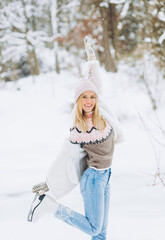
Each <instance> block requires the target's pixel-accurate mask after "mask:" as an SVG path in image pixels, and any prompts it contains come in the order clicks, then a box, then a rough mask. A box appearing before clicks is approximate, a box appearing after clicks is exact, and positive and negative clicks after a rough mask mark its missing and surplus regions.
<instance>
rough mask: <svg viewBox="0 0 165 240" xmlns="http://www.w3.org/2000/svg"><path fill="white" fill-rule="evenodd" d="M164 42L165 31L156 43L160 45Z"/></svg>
mask: <svg viewBox="0 0 165 240" xmlns="http://www.w3.org/2000/svg"><path fill="white" fill-rule="evenodd" d="M164 40H165V31H164V33H163V34H162V35H161V36H160V38H159V39H158V43H159V44H162V43H163V41H164Z"/></svg>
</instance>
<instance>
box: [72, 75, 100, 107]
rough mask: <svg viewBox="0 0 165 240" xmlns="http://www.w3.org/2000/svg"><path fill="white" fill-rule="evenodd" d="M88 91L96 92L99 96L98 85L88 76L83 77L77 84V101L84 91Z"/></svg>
mask: <svg viewBox="0 0 165 240" xmlns="http://www.w3.org/2000/svg"><path fill="white" fill-rule="evenodd" d="M86 91H91V92H94V93H95V94H96V95H97V97H98V89H97V87H96V85H95V84H94V82H92V81H90V80H89V79H87V78H82V79H80V81H79V83H78V84H77V86H76V88H75V102H76V101H77V99H78V98H79V96H80V95H81V94H82V93H83V92H86Z"/></svg>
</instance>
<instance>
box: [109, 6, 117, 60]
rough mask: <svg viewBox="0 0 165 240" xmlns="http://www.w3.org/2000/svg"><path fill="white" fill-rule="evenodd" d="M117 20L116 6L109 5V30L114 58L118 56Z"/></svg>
mask: <svg viewBox="0 0 165 240" xmlns="http://www.w3.org/2000/svg"><path fill="white" fill-rule="evenodd" d="M117 25H118V19H117V13H116V4H111V3H109V27H108V28H109V29H110V30H111V38H112V44H113V47H114V49H115V58H116V59H117V56H118V54H117V53H118V29H117Z"/></svg>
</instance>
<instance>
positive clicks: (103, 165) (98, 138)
mask: <svg viewBox="0 0 165 240" xmlns="http://www.w3.org/2000/svg"><path fill="white" fill-rule="evenodd" d="M87 121H88V131H86V132H82V131H80V130H79V129H78V128H77V127H73V128H71V129H70V134H69V141H70V142H71V143H73V144H80V146H81V147H82V148H83V149H84V150H86V152H87V165H88V166H90V167H92V168H94V169H97V170H98V169H101V170H103V169H108V168H110V167H111V164H112V158H113V152H114V131H113V128H112V127H111V126H110V124H109V123H108V122H106V123H107V125H106V128H105V129H104V130H102V131H100V130H98V129H96V128H95V126H94V125H93V122H92V118H91V117H90V118H88V119H87Z"/></svg>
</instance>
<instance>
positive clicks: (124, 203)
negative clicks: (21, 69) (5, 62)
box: [0, 65, 165, 240]
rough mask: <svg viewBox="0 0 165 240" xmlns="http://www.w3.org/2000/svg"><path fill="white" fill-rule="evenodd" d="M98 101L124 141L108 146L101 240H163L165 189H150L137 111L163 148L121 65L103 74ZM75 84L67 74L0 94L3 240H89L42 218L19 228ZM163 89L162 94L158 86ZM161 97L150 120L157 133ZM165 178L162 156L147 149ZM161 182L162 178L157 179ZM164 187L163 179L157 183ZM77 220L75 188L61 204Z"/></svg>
mask: <svg viewBox="0 0 165 240" xmlns="http://www.w3.org/2000/svg"><path fill="white" fill-rule="evenodd" d="M101 72H102V78H103V83H104V97H105V99H106V100H107V101H108V102H109V106H112V107H113V109H114V111H115V112H116V114H117V115H118V117H119V119H120V121H121V124H122V126H123V129H124V132H125V137H126V141H125V142H124V143H122V144H117V145H115V153H114V158H113V166H112V175H111V208H110V215H109V226H108V240H164V238H165V228H164V224H165V186H163V185H162V184H161V183H159V182H158V181H157V182H158V184H156V185H155V186H152V184H153V182H154V174H155V172H156V167H157V165H156V160H155V153H154V150H153V147H152V144H151V142H150V140H149V137H148V135H147V133H146V131H145V130H144V126H143V124H142V122H141V121H140V118H139V117H138V114H137V111H136V110H138V111H139V113H140V114H141V115H142V116H143V117H144V120H145V122H147V126H148V127H149V128H150V129H151V131H152V133H153V134H155V136H157V137H158V139H159V140H160V141H161V142H163V140H164V139H163V136H162V135H161V132H160V131H159V129H158V128H157V127H156V126H157V122H156V118H155V115H154V114H153V113H152V111H151V104H150V102H149V99H148V97H147V96H146V95H145V94H144V92H143V91H142V90H141V89H140V88H139V87H137V84H136V83H135V81H133V79H131V77H130V75H129V74H128V73H127V68H126V67H125V66H124V65H123V67H121V71H119V73H117V74H113V73H106V72H105V71H104V70H103V69H102V70H101ZM76 81H77V77H76V76H73V75H72V74H71V73H69V72H63V73H61V74H60V75H56V74H55V73H53V72H50V73H47V74H43V75H40V76H39V77H37V78H36V80H35V84H33V80H32V78H31V77H29V78H26V79H20V80H19V81H18V82H17V83H7V84H6V85H5V86H4V87H2V85H1V89H0V166H1V167H0V226H1V239H3V240H29V239H31V240H33V239H34V240H36V239H37V240H38V239H40V240H45V239H49V240H54V239H58V240H59V239H67V240H77V239H78V240H79V239H84V240H85V239H90V236H88V235H86V234H85V233H83V232H81V231H79V230H78V229H75V228H72V227H71V226H69V225H67V224H65V223H63V222H62V221H59V220H58V219H56V218H53V216H51V215H46V216H45V217H43V218H42V219H41V220H40V221H39V222H38V223H36V224H31V223H29V222H27V221H26V218H27V213H28V211H29V207H30V204H31V201H32V199H33V195H32V193H31V187H32V186H33V185H34V184H35V183H37V182H40V181H42V180H45V175H46V172H47V170H48V168H49V166H50V164H51V163H52V161H53V159H54V158H55V156H56V155H57V153H58V151H59V149H60V146H61V144H62V142H63V139H64V138H65V137H66V135H67V134H68V129H69V119H70V118H69V113H70V112H71V109H72V102H73V94H74V92H73V88H74V85H75V83H76ZM162 87H163V86H162ZM163 105H164V99H163V94H162V97H161V99H160V104H159V109H158V111H157V114H158V116H159V118H160V122H161V124H162V126H163V123H164V121H165V112H164V109H163ZM154 144H155V145H154V146H155V151H156V152H157V153H158V152H159V155H160V159H161V162H160V170H161V173H162V174H163V173H165V162H164V157H165V150H164V148H163V147H162V148H161V147H160V146H159V145H158V144H157V145H156V143H154ZM162 176H163V175H162ZM164 180H165V179H164ZM61 202H62V203H63V204H65V205H67V206H69V207H71V208H72V209H74V210H76V211H79V212H80V213H83V202H82V198H81V194H80V191H79V186H77V187H76V188H75V189H74V190H73V191H72V192H70V193H69V194H68V195H67V196H65V197H64V198H63V199H61Z"/></svg>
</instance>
